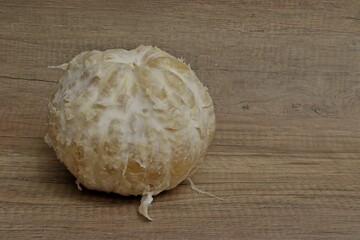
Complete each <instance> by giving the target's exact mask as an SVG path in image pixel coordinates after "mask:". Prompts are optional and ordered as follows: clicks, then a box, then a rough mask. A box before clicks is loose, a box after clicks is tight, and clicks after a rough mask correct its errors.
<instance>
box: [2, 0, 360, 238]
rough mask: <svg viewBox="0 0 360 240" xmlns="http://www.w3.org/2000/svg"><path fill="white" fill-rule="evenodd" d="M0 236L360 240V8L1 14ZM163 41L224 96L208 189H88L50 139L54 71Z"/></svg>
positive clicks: (237, 4)
mask: <svg viewBox="0 0 360 240" xmlns="http://www.w3.org/2000/svg"><path fill="white" fill-rule="evenodd" d="M0 30H1V31H0V239H37V238H39V239H359V236H360V2H359V1H356V0H348V1H345V0H340V1H335V0H321V1H300V0H278V1H275V0H271V1H266V0H247V1H245V0H241V1H237V0H218V1H200V0H196V1H159V0H156V1H149V2H147V1H131V2H128V1H115V0H113V1H60V0H47V1H25V0H19V1H10V0H2V1H1V4H0ZM139 44H153V45H157V46H159V47H160V48H163V49H164V50H166V51H168V52H170V53H171V54H173V55H176V56H178V57H184V58H185V59H186V60H187V62H189V63H190V64H191V66H192V68H193V69H194V70H195V71H196V73H197V74H198V76H199V78H200V79H201V80H202V81H203V82H204V83H205V84H206V85H207V86H208V87H209V91H210V93H211V95H212V97H213V100H214V104H215V106H216V114H217V126H218V127H217V133H216V136H215V140H214V142H213V144H212V146H211V147H210V149H209V151H208V155H207V158H206V160H205V162H204V163H203V164H202V166H201V168H200V170H199V172H198V173H197V174H195V175H194V178H193V180H194V182H195V183H196V184H197V185H198V186H199V187H200V188H202V189H204V190H207V191H210V192H212V193H214V194H216V195H218V196H222V197H224V198H225V200H224V201H218V200H216V199H212V198H208V197H206V196H202V195H199V194H197V193H196V192H193V191H191V190H190V187H189V185H188V184H187V183H183V184H181V185H180V186H178V187H177V188H176V189H174V190H172V191H168V192H165V193H162V194H160V195H159V196H157V197H156V198H155V201H154V203H153V205H152V207H151V210H150V211H151V216H152V217H153V218H154V219H155V221H154V222H151V223H150V222H147V221H145V220H144V218H142V217H141V216H139V215H138V214H137V212H136V211H137V207H138V204H139V200H140V199H139V198H138V197H122V196H119V195H115V194H106V193H100V192H95V191H88V190H83V191H82V192H80V191H78V190H77V188H76V186H75V184H74V178H73V177H72V176H71V174H70V173H69V172H68V171H67V170H66V169H65V167H64V166H62V165H61V164H60V163H59V161H58V160H56V157H55V154H54V152H53V151H52V150H51V149H50V148H48V146H47V145H46V144H45V143H44V141H43V135H44V132H45V122H46V114H47V102H48V101H49V98H50V96H51V94H52V93H53V92H54V90H55V89H56V87H57V83H56V82H57V79H58V78H59V76H60V75H61V72H60V71H58V70H52V69H48V68H47V66H49V65H57V64H61V63H64V62H67V61H69V60H70V59H71V58H72V57H73V56H74V55H76V54H78V53H79V52H81V51H84V50H92V49H100V50H104V49H109V48H128V49H130V48H134V47H136V46H137V45H139Z"/></svg>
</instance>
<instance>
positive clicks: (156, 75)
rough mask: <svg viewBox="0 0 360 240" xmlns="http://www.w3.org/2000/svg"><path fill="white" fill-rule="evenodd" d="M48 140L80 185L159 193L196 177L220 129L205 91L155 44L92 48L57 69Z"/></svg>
mask: <svg viewBox="0 0 360 240" xmlns="http://www.w3.org/2000/svg"><path fill="white" fill-rule="evenodd" d="M59 67H60V68H62V69H63V70H64V71H65V73H64V75H63V76H62V78H61V79H60V81H59V88H58V90H57V91H56V93H55V94H54V96H53V98H52V100H51V102H50V103H49V115H48V132H47V134H46V136H45V140H46V142H47V143H48V144H49V145H50V146H52V147H53V148H54V150H55V152H56V154H57V157H58V158H59V159H60V160H61V162H63V163H64V164H65V165H66V167H67V168H68V169H69V171H70V172H71V173H72V174H73V175H74V176H75V177H76V178H77V180H78V182H80V183H81V184H82V185H84V186H85V187H87V188H89V189H95V190H100V191H106V192H115V193H119V194H122V195H147V194H149V193H150V194H151V195H156V194H158V193H160V192H161V191H164V190H168V189H171V188H174V187H175V186H177V185H178V184H179V183H180V182H181V181H183V180H184V179H185V178H187V177H188V176H190V175H191V174H193V173H194V172H195V171H196V169H197V168H198V166H199V164H200V163H201V161H202V160H203V159H204V157H205V153H206V149H207V147H208V145H209V144H210V142H211V140H212V138H213V136H214V132H215V115H214V107H213V104H212V100H211V98H210V95H209V93H208V91H207V88H206V87H204V86H203V84H202V83H201V82H200V81H199V80H198V78H197V77H196V75H195V73H194V72H193V71H192V70H191V68H190V66H188V65H186V64H185V63H184V62H183V61H182V60H179V59H176V58H175V57H173V56H171V55H169V54H168V53H166V52H164V51H162V50H160V49H159V48H154V47H151V46H140V47H138V48H136V49H134V50H131V51H127V50H123V49H113V50H107V51H104V52H101V51H89V52H83V53H81V54H79V55H77V56H76V57H75V58H74V59H72V60H71V61H70V62H69V63H66V64H63V65H61V66H59Z"/></svg>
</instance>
